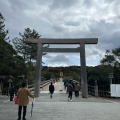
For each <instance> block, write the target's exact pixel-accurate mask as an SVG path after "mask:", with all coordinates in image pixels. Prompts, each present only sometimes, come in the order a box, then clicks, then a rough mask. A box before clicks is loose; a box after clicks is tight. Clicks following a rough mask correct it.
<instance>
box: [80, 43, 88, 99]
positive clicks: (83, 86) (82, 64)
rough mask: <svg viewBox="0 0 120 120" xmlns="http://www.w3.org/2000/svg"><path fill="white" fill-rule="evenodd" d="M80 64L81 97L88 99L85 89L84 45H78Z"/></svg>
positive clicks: (86, 89)
mask: <svg viewBox="0 0 120 120" xmlns="http://www.w3.org/2000/svg"><path fill="white" fill-rule="evenodd" d="M80 62H81V84H82V97H83V98H87V97H88V87H87V73H86V59H85V44H84V43H81V44H80Z"/></svg>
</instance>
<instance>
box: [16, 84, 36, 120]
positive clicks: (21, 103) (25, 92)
mask: <svg viewBox="0 0 120 120" xmlns="http://www.w3.org/2000/svg"><path fill="white" fill-rule="evenodd" d="M17 96H18V119H17V120H21V112H22V108H23V119H22V120H26V118H25V116H26V109H27V105H28V102H29V98H28V96H30V97H32V98H34V96H33V95H32V93H31V92H30V90H29V89H28V88H26V83H25V82H22V84H21V88H20V89H19V90H18V92H17Z"/></svg>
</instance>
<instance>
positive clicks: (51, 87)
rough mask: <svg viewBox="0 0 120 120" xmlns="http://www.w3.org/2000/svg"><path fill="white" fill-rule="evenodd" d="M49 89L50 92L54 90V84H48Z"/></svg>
mask: <svg viewBox="0 0 120 120" xmlns="http://www.w3.org/2000/svg"><path fill="white" fill-rule="evenodd" d="M49 91H50V92H51V93H53V92H54V85H52V84H51V85H49Z"/></svg>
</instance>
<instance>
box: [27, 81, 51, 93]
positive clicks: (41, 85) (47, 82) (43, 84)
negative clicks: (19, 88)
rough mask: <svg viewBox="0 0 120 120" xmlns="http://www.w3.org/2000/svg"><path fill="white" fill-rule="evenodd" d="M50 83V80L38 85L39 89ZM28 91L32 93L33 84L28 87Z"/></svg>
mask: <svg viewBox="0 0 120 120" xmlns="http://www.w3.org/2000/svg"><path fill="white" fill-rule="evenodd" d="M50 82H51V80H46V81H44V82H42V83H40V89H42V88H43V87H45V86H47V85H48V84H50ZM28 89H29V90H30V91H34V84H32V85H28Z"/></svg>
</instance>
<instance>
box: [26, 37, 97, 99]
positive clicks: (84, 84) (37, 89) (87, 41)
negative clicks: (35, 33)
mask: <svg viewBox="0 0 120 120" xmlns="http://www.w3.org/2000/svg"><path fill="white" fill-rule="evenodd" d="M25 41H26V43H29V44H30V43H32V44H38V51H37V62H36V76H35V88H34V95H35V97H39V94H40V82H41V63H42V52H69V53H72V52H78V53H80V62H81V82H82V97H83V98H87V97H88V86H87V73H86V58H85V44H97V43H98V38H39V39H34V38H31V39H25ZM42 44H78V45H80V47H78V48H43V47H42Z"/></svg>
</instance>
